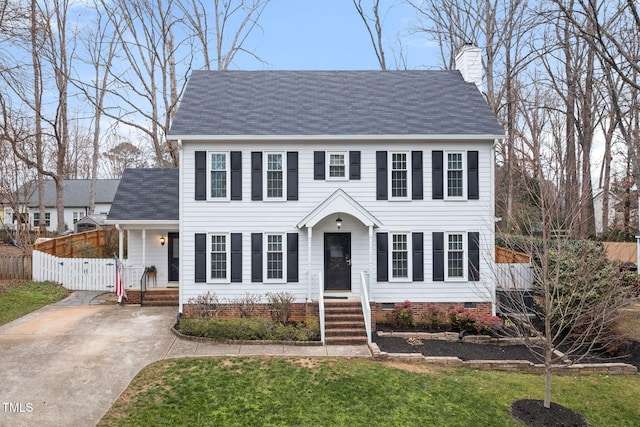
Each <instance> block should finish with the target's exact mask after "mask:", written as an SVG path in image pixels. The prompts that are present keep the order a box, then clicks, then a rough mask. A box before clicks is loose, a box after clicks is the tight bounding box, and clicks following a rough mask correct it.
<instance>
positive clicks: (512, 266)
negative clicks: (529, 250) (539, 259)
mask: <svg viewBox="0 0 640 427" xmlns="http://www.w3.org/2000/svg"><path fill="white" fill-rule="evenodd" d="M495 251H496V271H495V276H496V285H497V287H498V288H504V289H518V290H523V289H524V290H527V289H533V279H534V278H533V269H532V266H531V257H530V256H529V255H527V254H523V253H521V252H516V251H512V250H510V249H506V248H502V247H499V246H496V248H495Z"/></svg>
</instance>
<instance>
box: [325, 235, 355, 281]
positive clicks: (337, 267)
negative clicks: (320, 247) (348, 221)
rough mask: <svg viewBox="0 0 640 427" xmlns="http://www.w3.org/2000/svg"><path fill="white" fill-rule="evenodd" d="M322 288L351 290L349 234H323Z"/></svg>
mask: <svg viewBox="0 0 640 427" xmlns="http://www.w3.org/2000/svg"><path fill="white" fill-rule="evenodd" d="M324 277H325V279H324V290H325V291H350V290H351V234H350V233H326V234H325V235H324Z"/></svg>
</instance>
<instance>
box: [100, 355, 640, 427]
mask: <svg viewBox="0 0 640 427" xmlns="http://www.w3.org/2000/svg"><path fill="white" fill-rule="evenodd" d="M553 381H554V395H553V401H554V402H556V403H559V404H561V405H564V406H566V407H569V408H571V409H573V410H576V411H579V412H580V413H582V414H583V415H584V416H585V417H586V419H587V420H588V422H589V423H590V425H592V426H607V427H608V426H613V425H615V426H632V425H637V421H638V420H639V419H640V405H635V404H630V402H637V399H638V396H639V395H640V381H639V380H638V377H637V376H632V377H629V376H626V377H623V376H610V377H607V376H596V375H593V376H579V377H573V376H556V377H554V380H553ZM543 390H544V378H543V377H542V376H536V375H525V374H515V373H506V372H490V371H472V370H467V369H456V370H446V369H435V368H430V367H427V366H425V365H421V364H417V363H416V364H405V365H402V364H399V363H395V362H387V363H381V362H376V361H370V360H349V359H340V360H335V359H312V358H302V359H300V358H186V359H173V360H164V361H160V362H157V363H155V364H152V365H150V366H148V367H147V368H145V369H144V370H142V371H141V372H140V374H139V375H138V376H137V377H136V378H135V379H134V380H133V381H132V383H131V384H130V386H129V388H128V389H127V390H126V391H125V392H124V393H123V394H122V396H120V398H119V399H118V400H117V401H116V403H115V404H114V405H113V407H112V408H111V409H110V410H109V412H107V414H106V415H105V416H104V418H103V419H102V420H101V422H100V423H99V425H101V426H138V425H154V426H186V425H189V426H212V425H220V426H222V425H224V426H249V425H250V426H262V425H278V426H280V425H282V426H293V425H295V426H319V425H331V426H372V425H375V426H409V425H433V426H445V425H446V426H519V425H521V424H519V423H518V422H516V421H515V420H514V419H513V418H512V417H511V416H510V415H509V406H510V404H511V403H512V402H513V401H514V400H517V399H524V398H533V399H541V398H542V393H543Z"/></svg>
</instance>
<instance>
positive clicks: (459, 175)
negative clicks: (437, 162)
mask: <svg viewBox="0 0 640 427" xmlns="http://www.w3.org/2000/svg"><path fill="white" fill-rule="evenodd" d="M463 161H464V160H463V153H447V163H446V165H447V198H452V199H455V198H464V167H463V164H464V163H463Z"/></svg>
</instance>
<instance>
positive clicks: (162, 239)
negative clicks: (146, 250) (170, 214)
mask: <svg viewBox="0 0 640 427" xmlns="http://www.w3.org/2000/svg"><path fill="white" fill-rule="evenodd" d="M166 241H167V239H165V238H164V236H160V245H161V246H164V244H165V242H166Z"/></svg>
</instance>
